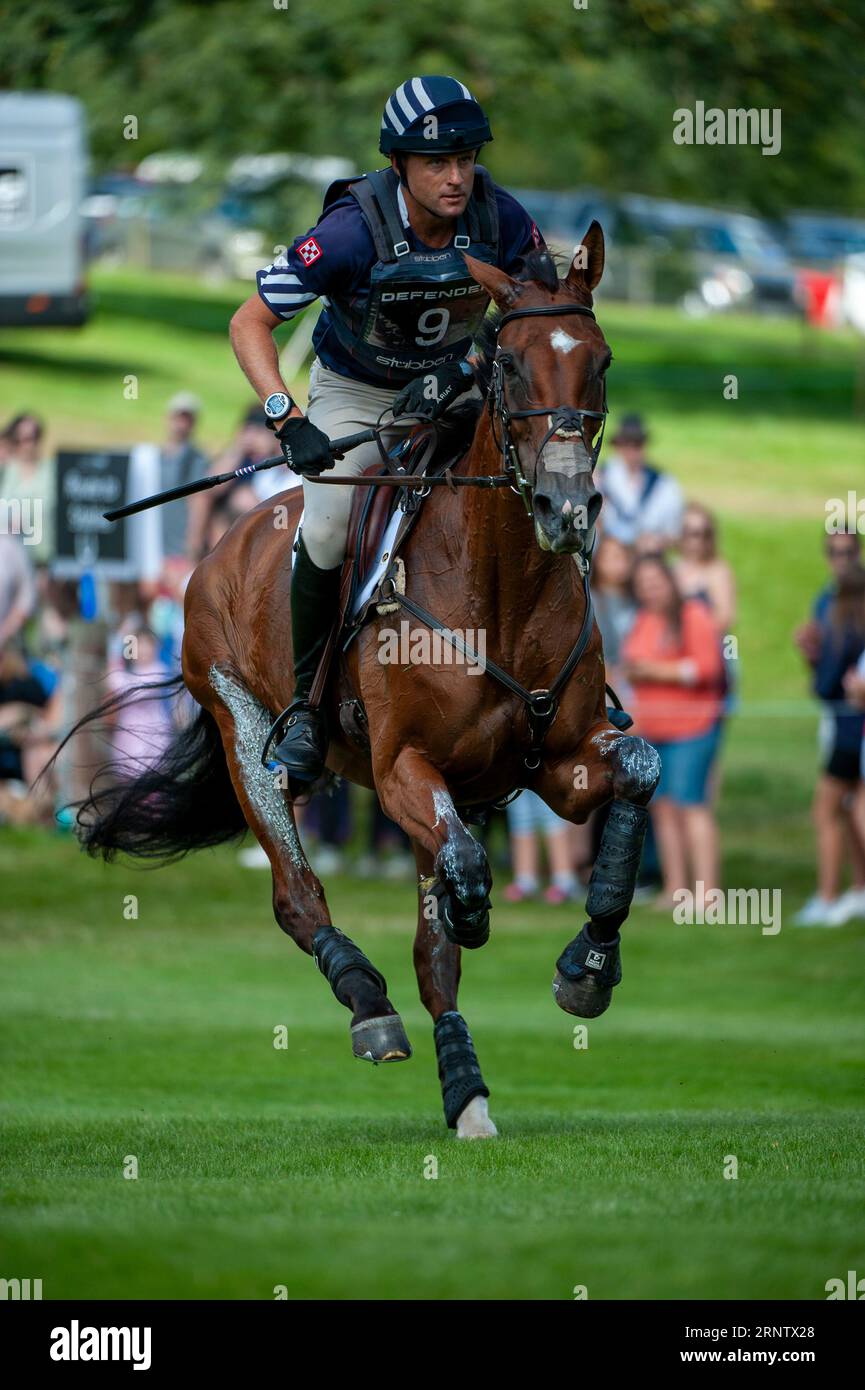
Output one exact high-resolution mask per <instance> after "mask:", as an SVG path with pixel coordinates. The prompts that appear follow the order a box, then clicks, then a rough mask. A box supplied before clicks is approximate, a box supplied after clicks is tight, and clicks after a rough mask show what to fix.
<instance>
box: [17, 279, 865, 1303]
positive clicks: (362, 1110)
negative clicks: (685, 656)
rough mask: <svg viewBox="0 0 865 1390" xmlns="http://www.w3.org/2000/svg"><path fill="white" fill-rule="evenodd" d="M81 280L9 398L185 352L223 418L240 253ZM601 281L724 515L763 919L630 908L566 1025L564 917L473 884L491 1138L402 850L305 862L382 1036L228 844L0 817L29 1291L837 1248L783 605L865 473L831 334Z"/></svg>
mask: <svg viewBox="0 0 865 1390" xmlns="http://www.w3.org/2000/svg"><path fill="white" fill-rule="evenodd" d="M97 284H98V290H99V297H100V306H101V307H100V312H99V314H98V315H97V317H96V318H95V319H94V321H93V323H92V324H91V325H90V326H89V327H88V328H87V329H86V330H84V331H83V332H82V333H80V334H61V333H59V332H56V333H52V332H47V331H46V332H44V333H40V334H36V333H29V332H14V333H13V332H7V333H4V334H0V367H2V380H3V387H2V392H3V400H2V405H3V408H4V409H5V410H7V411H8V412H11V410H12V409H16V408H22V407H24V406H26V405H30V406H31V407H33V406H35V407H37V408H38V406H39V405H40V403H41V402H42V401H43V400H45V399H47V398H48V397H47V396H46V392H47V391H48V390H49V388H50V391H51V399H52V401H54V402H55V403H56V406H55V408H54V409H53V412H52V418H51V421H50V425H51V434H52V440H53V442H54V443H55V444H58V443H66V444H73V443H86V442H90V441H92V442H108V441H117V442H123V441H132V440H134V439H137V438H143V437H154V434H155V432H156V431H157V430H158V429H159V424H160V416H161V412H162V410H163V408H164V403H165V400H166V398H167V397H168V396H169V395H170V394H171V392H172V391H173V390H175V389H177V388H178V387H180V386H183V387H188V388H191V389H194V390H197V391H198V392H199V393H200V394H201V395H202V397H203V399H204V401H205V405H206V417H205V429H204V438H205V442H206V443H207V444H208V445H209V446H210V447H215V446H217V445H218V444H219V443H221V442H223V441H224V439H225V438H226V437H227V434H228V432H229V430H230V429H231V427H232V426H233V424H234V422H235V419H236V417H237V415H238V414H239V412H240V410H241V409H242V408H243V406H244V404H245V403H246V400H247V393H246V391H245V389H244V387H243V384H242V382H241V381H240V379H239V376H238V373H237V370H236V368H235V367H234V365H233V363H232V360H231V357H230V349H229V348H228V345H227V341H226V339H225V325H226V323H227V319H228V316H229V315H230V313H231V310H232V308H233V307H234V305H235V304H236V303H238V302H239V300H240V298H241V297H242V296H243V294H244V292H245V291H244V289H243V287H239V286H238V287H230V288H228V289H225V290H220V291H214V290H201V291H200V292H199V291H198V290H195V291H194V292H193V291H190V289H189V287H187V286H183V285H181V284H179V283H178V282H175V281H172V280H170V279H169V278H168V277H151V278H150V279H149V280H147V281H144V280H142V279H141V278H140V277H137V276H135V275H131V274H128V273H119V272H115V273H111V274H106V275H102V276H100V277H99V279H98V282H97ZM600 317H601V321H602V323H603V325H604V327H605V329H606V332H607V336H608V338H609V340H610V342H611V344H612V345H613V348H614V352H615V354H616V363H615V365H614V368H613V372H612V374H611V383H610V385H611V397H612V402H611V403H612V406H613V409H614V413H615V412H618V411H619V410H624V409H627V408H635V407H636V408H642V409H644V410H645V411H646V412H647V414H649V416H650V422H651V424H652V428H653V432H654V437H655V444H656V450H655V453H656V457H657V458H658V461H659V462H662V463H665V464H668V465H669V466H671V467H672V468H674V470H675V471H676V472H677V473H678V475H679V476H680V477H682V479H683V480H684V481H685V482H686V484H687V487H688V489H689V491H690V492H691V493H692V494H693V495H695V496H699V497H701V498H702V499H703V500H706V501H707V502H709V504H710V505H712V506H714V507H715V508H716V509H717V510H718V512H719V515H720V517H721V521H722V535H723V541H724V547H725V550H726V552H727V553H728V555H729V557H730V559H731V560H732V562H733V564H734V566H735V568H736V571H737V575H738V578H739V582H740V599H741V616H740V620H739V623H738V624H737V632H738V634H739V637H740V654H741V692H742V704H741V709H740V712H739V714H738V716H737V717H736V718H735V719H734V720H733V721H732V723H731V728H730V732H729V736H728V741H727V745H726V748H725V755H724V782H723V794H722V799H721V806H720V814H721V821H722V830H723V845H724V875H725V881H726V883H727V884H728V885H729V886H743V887H748V886H759V887H765V888H769V889H773V888H777V889H780V890H781V892H782V908H783V925H782V930H781V931H780V932H779V933H778V934H777V935H775V936H764V935H762V934H761V932H760V929H759V927H757V926H750V927H748V926H738V927H711V926H702V927H699V926H682V927H676V926H673V925H672V924H671V923H670V922H669V920H668V919H667V920H664V919H661V918H659V917H655V916H652V915H651V914H649V913H648V912H647V911H646V910H645V909H636V910H635V911H634V912H633V914H632V916H631V919H630V922H629V924H628V926H627V927H626V929H625V931H626V933H627V939H626V946H625V951H624V971H625V978H624V982H623V984H622V986H621V987H620V988H619V989H618V990H617V991H616V997H615V1001H614V1004H613V1006H612V1008H611V1009H610V1012H609V1013H608V1014H607V1015H605V1016H604V1017H603V1018H602V1019H599V1020H597V1021H595V1022H592V1023H589V1024H588V1047H587V1048H586V1049H581V1050H577V1049H575V1048H574V1046H573V1042H574V1037H573V1028H574V1024H575V1022H576V1020H573V1019H570V1018H568V1017H567V1016H566V1015H565V1014H563V1013H561V1012H560V1011H559V1010H558V1009H557V1008H556V1007H555V1004H554V1002H553V999H552V995H551V992H550V980H551V978H552V974H553V965H554V961H555V958H556V956H557V955H558V953H559V951H560V950H561V948H562V946H563V945H564V944H565V943H566V942H567V941H568V940H569V939H570V937H571V936H573V935H574V934H575V932H576V931H577V929H578V927H579V925H580V921H581V920H582V919H581V918H580V917H579V915H578V914H577V913H575V912H573V911H572V910H570V909H563V910H551V909H548V910H543V909H539V908H526V907H519V908H515V907H511V906H508V905H506V904H504V903H502V902H501V899H500V889H501V887H502V885H503V883H504V882H505V881H506V880H505V875H504V871H503V869H502V868H501V867H499V869H498V871H497V874H496V889H495V890H494V903H495V910H494V913H493V929H492V938H491V941H490V944H489V945H488V946H487V947H486V948H485V949H484V950H482V951H481V952H477V953H472V954H471V955H470V956H468V957H467V958H466V961H465V973H464V980H463V988H462V991H461V1000H460V1002H461V1007H462V1009H463V1011H464V1012H465V1015H466V1017H467V1020H468V1022H469V1026H470V1028H471V1029H472V1032H473V1034H474V1037H475V1041H476V1044H477V1048H478V1053H479V1057H480V1061H481V1065H482V1068H483V1070H484V1074H485V1077H486V1080H487V1082H488V1084H489V1085H490V1087H491V1089H492V1098H491V1101H490V1109H491V1113H492V1114H493V1116H494V1118H495V1120H496V1122H497V1124H498V1126H499V1130H500V1138H499V1140H497V1141H495V1142H492V1143H483V1144H460V1143H458V1142H457V1141H455V1140H454V1139H453V1137H452V1136H451V1135H450V1134H449V1133H448V1132H447V1130H446V1128H445V1126H444V1122H443V1119H442V1116H441V1106H440V1098H439V1089H438V1082H437V1079H436V1073H435V1059H434V1052H433V1045H432V1029H431V1025H430V1021H429V1019H428V1018H427V1016H426V1014H425V1013H424V1012H423V1010H422V1009H421V1007H420V1005H419V1003H418V1001H417V989H416V984H415V981H414V976H413V972H412V969H411V938H412V934H413V928H414V893H413V889H412V887H411V885H407V886H397V885H393V884H385V883H382V884H369V883H367V882H364V881H361V880H358V879H353V878H350V877H343V878H336V879H334V880H333V881H332V882H328V883H326V885H325V886H326V888H327V890H328V897H329V901H330V904H331V909H332V913H333V919H334V922H335V923H336V924H337V925H338V926H340V927H342V928H343V929H344V930H346V931H348V932H349V933H350V934H351V935H352V936H353V937H355V939H357V940H358V941H359V943H360V944H361V945H362V946H363V947H364V949H366V950H367V952H368V953H369V955H370V956H371V957H372V959H373V960H374V961H375V962H376V964H377V965H378V966H379V968H380V969H382V970H383V972H384V973H385V974H386V975H387V978H388V981H389V985H390V992H391V997H392V998H393V1000H394V1002H395V1004H396V1005H397V1007H398V1008H399V1009H400V1011H401V1012H402V1015H403V1018H404V1019H405V1022H406V1025H407V1028H408V1032H409V1036H410V1037H411V1039H412V1042H413V1044H414V1047H415V1056H414V1058H413V1059H412V1060H411V1061H410V1062H408V1063H406V1064H402V1065H399V1066H390V1067H383V1068H375V1069H374V1068H372V1067H368V1066H366V1065H365V1064H358V1063H356V1062H355V1061H353V1059H352V1057H351V1055H350V1045H349V1038H348V1014H347V1013H346V1012H345V1011H344V1010H343V1009H342V1008H341V1007H340V1006H339V1005H338V1004H337V1003H336V1001H335V1000H334V999H333V997H332V996H331V994H330V991H329V988H328V987H327V985H326V983H325V981H324V980H323V979H322V978H321V977H320V976H319V975H318V974H317V972H316V971H315V969H314V967H313V965H312V963H311V962H310V960H309V959H308V958H306V957H304V956H302V955H301V954H300V953H299V952H298V951H297V950H296V948H295V947H294V946H293V945H292V944H291V942H289V941H288V940H287V939H286V938H284V937H283V936H282V934H281V933H280V932H279V930H278V929H277V927H276V926H275V924H274V922H273V919H272V917H271V914H270V906H269V896H270V895H269V886H268V880H267V876H266V875H263V874H260V873H259V874H256V873H253V872H251V871H246V870H242V869H240V868H239V867H238V865H237V861H236V853H235V851H234V850H233V849H226V850H223V851H219V852H216V853H208V854H206V855H201V856H199V857H198V858H196V859H193V860H189V861H187V862H185V863H183V864H180V865H177V866H174V867H173V868H170V869H166V870H159V871H157V872H156V873H143V872H141V871H138V870H134V869H131V868H129V867H127V866H123V865H120V866H114V867H106V866H103V865H97V864H93V863H91V862H90V861H88V860H86V859H84V858H83V857H82V856H81V855H80V854H79V853H78V852H77V850H76V847H75V845H74V843H73V842H72V841H71V840H70V839H68V838H65V837H63V836H60V835H50V834H41V833H37V832H11V831H2V832H0V877H2V883H3V890H2V899H0V922H2V934H0V951H2V957H3V960H2V965H3V968H2V972H0V1001H2V1008H0V1030H2V1038H3V1056H4V1063H5V1064H4V1067H3V1087H2V1092H3V1129H4V1138H3V1159H2V1201H3V1216H2V1221H0V1242H2V1243H0V1277H7V1278H8V1277H15V1276H17V1277H20V1278H26V1277H31V1278H42V1280H43V1285H44V1294H45V1297H47V1298H51V1297H75V1296H84V1297H120V1298H128V1297H148V1296H149V1297H178V1298H193V1297H231V1298H265V1299H268V1298H272V1297H273V1296H274V1292H273V1291H274V1288H275V1287H276V1286H282V1285H284V1286H286V1288H287V1290H288V1293H289V1296H290V1297H318V1296H324V1297H330V1298H355V1297H364V1296H366V1297H407V1298H421V1297H433V1298H483V1299H487V1298H489V1299H496V1298H521V1297H525V1298H555V1299H570V1298H572V1297H573V1290H574V1287H575V1286H576V1285H585V1286H586V1287H587V1290H588V1296H589V1298H591V1299H597V1298H634V1297H648V1298H660V1299H669V1298H683V1297H697V1298H711V1297H720V1298H757V1297H768V1298H796V1299H810V1298H822V1297H825V1292H824V1286H825V1283H826V1281H827V1280H828V1279H830V1278H833V1277H836V1276H842V1277H843V1276H844V1275H845V1274H846V1271H847V1270H848V1269H858V1270H859V1271H860V1273H861V1272H862V1270H863V1268H865V1223H863V1218H862V1201H861V1193H862V1178H863V1172H862V1169H863V1146H862V1141H861V1132H862V1120H863V1067H862V1062H863V1055H862V1054H863V1028H862V1017H863V1004H865V983H863V981H865V927H863V926H862V925H858V926H854V925H851V926H848V927H845V928H843V929H841V930H838V931H822V932H821V931H813V932H802V931H797V930H796V929H794V928H793V927H792V926H791V925H790V919H791V918H792V915H793V913H794V911H795V909H796V908H797V907H798V905H799V904H800V903H801V901H802V900H803V899H804V897H805V896H806V895H807V894H808V893H809V892H810V891H811V890H812V887H813V864H812V860H813V849H812V843H811V834H810V827H809V822H808V802H809V796H810V790H811V787H812V785H813V772H814V766H815V747H814V728H815V714H814V710H813V708H812V706H811V705H810V704H809V702H808V700H807V685H806V681H805V679H804V677H803V673H802V670H801V667H800V664H799V661H798V658H797V657H796V655H795V653H794V652H793V651H792V649H791V645H790V631H791V628H792V627H793V625H794V623H795V622H797V621H799V620H800V619H801V617H802V616H803V614H804V613H805V612H806V611H807V608H808V605H809V602H810V598H811V596H812V594H813V592H814V591H815V589H816V588H817V587H818V586H819V585H820V584H821V583H822V570H821V560H820V546H821V539H822V523H823V518H824V502H825V499H826V498H827V497H831V496H845V495H846V491H847V489H848V488H850V487H857V486H858V484H859V479H860V478H861V476H862V470H861V464H862V458H861V443H860V437H861V419H859V418H858V417H857V414H856V392H857V372H861V364H860V362H859V358H858V353H859V349H858V348H857V344H856V343H855V341H854V340H853V339H852V337H849V336H847V335H843V334H837V335H827V336H825V337H820V338H819V339H818V338H814V337H813V336H812V335H807V334H805V333H804V332H803V330H802V329H801V327H799V326H797V325H793V324H790V323H783V322H763V321H759V320H749V319H745V318H730V319H724V320H720V319H719V320H712V321H710V322H708V323H701V324H699V325H694V324H688V323H686V322H684V321H683V320H681V319H680V318H678V317H677V316H676V315H675V314H673V313H672V312H668V311H665V310H652V309H639V310H636V309H629V308H626V307H623V306H618V305H609V306H607V305H602V308H601V314H600ZM730 372H733V373H736V374H737V375H738V378H739V400H738V401H736V402H732V401H725V400H724V399H723V394H722V386H723V377H724V376H725V375H726V374H728V373H730ZM127 373H135V374H136V375H138V377H139V398H138V400H137V401H134V402H128V401H125V400H124V399H123V394H122V386H123V376H124V375H125V374H127ZM129 894H135V895H136V896H137V897H138V918H137V920H126V919H125V918H124V898H125V897H126V895H129ZM497 899H498V900H497ZM280 1025H284V1026H285V1028H286V1029H287V1040H288V1045H287V1047H286V1048H285V1049H280V1050H278V1049H275V1048H274V1046H273V1036H274V1033H273V1030H274V1029H275V1028H277V1027H279V1026H280ZM729 1155H733V1156H735V1157H736V1158H737V1160H738V1178H737V1179H736V1180H728V1179H725V1177H724V1165H725V1163H727V1162H728V1156H729ZM128 1156H132V1157H134V1158H135V1159H137V1162H138V1177H137V1179H136V1180H130V1179H126V1178H124V1163H126V1162H127V1159H128ZM430 1156H432V1157H434V1158H435V1159H437V1161H438V1178H437V1179H427V1178H425V1176H424V1171H425V1165H426V1166H427V1167H428V1166H429V1158H430Z"/></svg>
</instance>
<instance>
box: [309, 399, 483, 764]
mask: <svg viewBox="0 0 865 1390" xmlns="http://www.w3.org/2000/svg"><path fill="white" fill-rule="evenodd" d="M467 447H468V446H467V443H466V440H465V437H464V435H462V434H461V433H460V432H458V431H450V430H447V429H445V430H442V428H441V425H440V424H438V425H436V424H432V423H426V422H425V423H421V424H418V425H415V426H413V427H412V429H411V431H410V432H409V435H408V437H407V439H406V440H405V441H404V444H403V445H402V446H401V448H400V449H399V450H397V451H391V453H389V454H388V456H387V458H388V464H387V467H386V466H385V464H384V461H383V460H382V462H380V463H374V464H370V466H369V467H368V468H365V469H364V471H363V474H362V476H363V477H375V476H382V475H385V474H388V473H389V474H392V475H395V476H398V475H399V474H401V473H404V474H405V475H406V478H407V479H408V478H411V477H418V476H419V475H423V476H426V477H429V476H437V475H439V474H442V473H444V472H445V471H446V470H447V469H448V468H450V467H452V466H453V464H455V463H456V462H457V461H458V459H460V458H461V457H462V455H463V454H464V453H465V450H466V448H467ZM428 493H429V489H426V491H424V489H423V488H419V487H405V488H401V487H394V486H391V485H387V486H384V487H363V486H360V487H356V488H355V492H354V497H353V498H352V505H351V514H350V517H349V524H348V534H347V538H346V552H345V559H344V560H343V566H342V574H341V577H340V590H339V602H338V604H337V613H336V618H335V620H334V624H333V626H332V628H331V630H330V634H329V636H328V639H327V643H326V645H325V647H324V650H323V652H322V656H321V660H320V661H319V664H318V669H317V671H316V673H315V678H314V680H313V683H312V688H311V690H310V697H309V703H310V704H311V705H312V706H313V707H318V706H319V705H320V704H321V703H322V701H323V699H324V697H325V693H326V690H327V687H328V676H329V674H330V671H331V667H332V665H333V658H334V653H335V652H336V650H337V647H341V648H342V649H343V650H346V649H347V648H348V647H349V646H350V644H351V642H352V641H353V640H354V638H355V637H356V635H357V634H358V632H360V630H361V628H362V627H363V625H364V623H366V622H367V621H368V619H369V618H370V616H371V614H372V613H373V612H374V611H375V609H376V607H377V606H378V604H380V603H381V602H382V601H383V594H382V590H381V584H378V585H376V586H375V587H374V588H373V590H372V592H371V593H370V594H369V596H368V597H367V599H366V601H365V602H364V603H363V604H362V606H361V607H360V608H357V605H356V597H357V595H358V594H360V593H361V592H362V590H363V588H364V587H365V585H366V584H367V582H368V580H369V578H370V576H371V574H372V571H373V567H374V566H375V564H376V562H377V561H378V558H379V551H380V548H381V544H382V540H383V537H384V535H385V532H386V531H387V528H388V525H389V524H390V522H391V518H392V517H393V516H394V514H395V513H396V512H397V511H400V512H401V514H402V517H401V520H400V522H399V524H398V526H397V530H396V534H395V536H394V538H393V542H392V544H391V545H390V547H389V549H388V552H387V556H386V557H385V556H382V559H385V558H386V559H387V562H388V570H390V569H391V568H392V566H393V562H394V561H395V559H396V557H397V555H398V553H399V551H400V549H401V548H402V546H403V545H404V543H405V540H406V537H407V536H408V535H409V533H410V532H411V530H412V528H413V527H414V525H415V522H416V521H417V519H418V517H419V515H420V512H421V508H422V506H423V500H424V498H425V497H426V496H427V495H428ZM383 578H384V576H382V581H383ZM355 610H356V611H355ZM344 703H347V704H353V705H355V706H356V707H357V708H355V709H354V710H350V711H349V712H348V714H347V715H344V714H343V710H342V708H341V709H340V722H341V723H342V724H343V727H344V728H345V731H346V733H348V734H349V735H350V737H352V738H353V739H354V740H355V741H363V742H366V737H365V728H364V725H365V713H364V712H363V708H362V706H361V705H360V702H359V701H349V702H344ZM358 735H360V736H361V737H360V739H358Z"/></svg>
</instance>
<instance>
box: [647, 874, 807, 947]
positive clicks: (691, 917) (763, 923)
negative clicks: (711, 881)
mask: <svg viewBox="0 0 865 1390" xmlns="http://www.w3.org/2000/svg"><path fill="white" fill-rule="evenodd" d="M694 886H695V892H693V893H692V892H691V890H690V888H677V889H676V891H675V892H674V894H673V902H674V904H675V906H674V908H673V921H674V922H675V923H676V925H677V926H685V925H687V926H692V927H693V926H700V927H701V926H708V927H725V926H740V927H741V926H759V927H760V928H761V929H762V934H763V936H777V934H778V932H779V931H780V930H781V889H780V888H727V889H726V890H725V889H723V888H710V889H709V890H708V892H707V891H706V885H705V883H704V882H703V880H702V879H701V878H698V879H697V882H696V884H695V885H694Z"/></svg>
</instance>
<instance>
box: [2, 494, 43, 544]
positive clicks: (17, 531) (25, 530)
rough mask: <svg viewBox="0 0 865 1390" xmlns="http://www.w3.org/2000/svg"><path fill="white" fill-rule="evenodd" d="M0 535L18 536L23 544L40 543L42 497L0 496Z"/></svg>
mask: <svg viewBox="0 0 865 1390" xmlns="http://www.w3.org/2000/svg"><path fill="white" fill-rule="evenodd" d="M0 535H2V536H20V537H21V539H22V541H23V542H24V544H25V545H41V544H42V498H41V497H0Z"/></svg>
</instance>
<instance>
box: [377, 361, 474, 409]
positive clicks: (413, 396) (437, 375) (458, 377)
mask: <svg viewBox="0 0 865 1390" xmlns="http://www.w3.org/2000/svg"><path fill="white" fill-rule="evenodd" d="M474 381H475V378H474V373H473V371H472V369H471V367H470V366H469V364H468V362H465V361H463V362H451V363H450V364H449V365H448V366H446V367H437V368H436V369H435V371H434V372H425V373H424V375H423V376H416V377H415V379H414V381H410V382H409V384H408V386H404V387H403V388H402V390H401V391H400V393H399V395H398V396H396V397H395V399H394V403H393V413H394V415H395V416H398V415H422V416H423V417H424V419H426V420H436V419H438V417H439V415H441V414H443V413H444V411H445V410H447V408H448V406H449V405H450V404H451V402H452V401H455V400H456V398H457V396H462V395H465V393H466V391H470V390H471V389H472V387H473V386H474Z"/></svg>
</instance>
